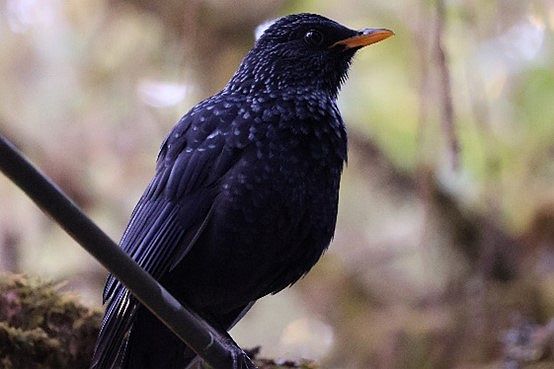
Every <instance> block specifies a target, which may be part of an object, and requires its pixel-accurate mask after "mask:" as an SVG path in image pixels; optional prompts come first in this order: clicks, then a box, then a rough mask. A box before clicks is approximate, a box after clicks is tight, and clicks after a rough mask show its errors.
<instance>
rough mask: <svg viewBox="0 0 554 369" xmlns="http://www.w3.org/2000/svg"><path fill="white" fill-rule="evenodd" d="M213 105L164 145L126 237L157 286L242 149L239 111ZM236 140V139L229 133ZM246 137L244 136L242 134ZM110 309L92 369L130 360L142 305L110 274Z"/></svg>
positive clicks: (189, 241)
mask: <svg viewBox="0 0 554 369" xmlns="http://www.w3.org/2000/svg"><path fill="white" fill-rule="evenodd" d="M222 104H224V103H223V102H222V101H221V100H218V99H217V97H216V98H212V99H210V100H207V101H206V102H204V103H201V104H199V105H198V106H197V107H196V108H194V109H193V110H192V111H191V112H189V113H188V114H187V115H185V116H184V117H183V118H182V119H181V121H180V122H179V123H178V124H177V125H176V126H175V127H174V128H173V130H172V132H171V133H170V135H169V136H168V137H167V138H166V140H165V141H164V143H163V144H162V148H161V151H160V154H159V156H158V162H157V167H156V174H155V176H154V178H153V179H152V181H151V182H150V184H149V186H148V187H147V189H146V191H145V192H144V194H143V196H142V197H141V199H140V201H139V202H138V204H137V205H136V207H135V209H134V211H133V213H132V215H131V220H130V222H129V224H128V226H127V229H126V230H125V232H124V234H123V237H122V239H121V242H120V246H121V247H122V248H123V249H124V250H125V251H126V252H127V254H129V255H130V256H131V257H132V258H133V260H135V261H136V262H137V263H138V264H139V265H140V266H141V267H142V268H143V269H144V270H146V271H147V272H148V273H150V274H151V275H152V276H153V277H154V278H155V279H158V280H159V279H161V278H162V277H163V276H164V275H165V274H166V273H167V272H168V271H170V270H171V269H172V268H173V267H174V266H175V265H176V264H177V263H178V262H179V261H180V260H181V259H182V258H183V257H184V256H185V255H186V254H187V252H188V251H189V250H190V248H191V247H192V245H193V244H194V242H195V240H196V239H197V238H198V236H199V235H200V233H201V232H202V230H203V228H204V227H205V225H206V224H207V222H208V220H209V218H210V214H211V210H212V209H213V208H214V206H215V205H214V204H215V203H216V200H217V195H218V182H219V180H220V179H221V178H222V177H223V176H224V175H225V173H227V172H228V171H229V169H230V168H231V167H232V166H233V164H234V163H235V162H236V161H237V160H238V158H239V156H240V153H241V151H242V149H241V148H240V147H237V146H241V147H242V145H229V144H228V143H229V140H228V136H229V129H232V126H233V121H234V120H235V117H236V114H237V109H236V108H234V105H233V104H229V103H225V106H223V105H222ZM231 135H232V133H231ZM241 136H242V135H241ZM106 301H107V302H108V305H107V307H106V313H105V316H104V320H103V322H102V327H101V331H100V334H99V337H98V341H97V346H96V350H95V354H94V357H93V364H92V368H98V369H100V368H112V367H116V366H117V365H118V363H121V361H122V360H123V359H124V352H125V346H126V342H127V339H128V337H129V332H130V329H131V327H132V324H133V320H134V317H135V314H136V310H137V303H136V301H134V299H133V298H132V297H131V296H130V294H129V292H128V291H127V289H126V288H125V287H124V286H123V285H122V284H121V283H120V282H119V281H118V280H117V279H115V277H114V276H112V275H110V276H109V277H108V281H107V282H106V286H105V288H104V302H106Z"/></svg>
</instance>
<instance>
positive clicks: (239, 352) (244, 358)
mask: <svg viewBox="0 0 554 369" xmlns="http://www.w3.org/2000/svg"><path fill="white" fill-rule="evenodd" d="M218 328H219V329H218V330H219V332H220V333H221V335H222V336H223V339H224V340H225V345H226V346H227V347H228V348H229V351H231V355H232V360H233V367H232V369H258V368H257V367H256V365H255V364H254V362H253V361H252V360H251V359H250V357H248V355H247V354H246V352H244V350H243V349H241V348H240V346H239V345H238V344H237V343H236V342H235V340H234V339H233V337H231V335H230V334H229V332H227V330H225V329H221V327H219V326H218Z"/></svg>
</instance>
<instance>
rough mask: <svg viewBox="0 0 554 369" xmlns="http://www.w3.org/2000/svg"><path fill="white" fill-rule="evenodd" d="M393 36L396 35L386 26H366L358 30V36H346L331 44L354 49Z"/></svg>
mask: <svg viewBox="0 0 554 369" xmlns="http://www.w3.org/2000/svg"><path fill="white" fill-rule="evenodd" d="M391 36H394V32H393V31H391V30H388V29H385V28H380V29H375V28H365V29H363V30H361V31H360V32H358V34H357V35H356V36H352V37H348V38H345V39H344V40H340V41H337V42H335V43H334V44H333V45H331V48H333V47H335V46H343V47H344V48H345V49H352V48H357V47H364V46H367V45H371V44H374V43H376V42H379V41H383V40H384V39H387V38H389V37H391Z"/></svg>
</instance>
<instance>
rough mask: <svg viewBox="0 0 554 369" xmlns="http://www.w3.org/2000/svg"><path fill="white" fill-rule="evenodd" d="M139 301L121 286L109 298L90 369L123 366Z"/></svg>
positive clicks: (118, 368)
mask: <svg viewBox="0 0 554 369" xmlns="http://www.w3.org/2000/svg"><path fill="white" fill-rule="evenodd" d="M137 309H138V303H137V302H136V301H135V299H134V298H132V297H131V296H130V295H129V291H127V290H126V289H124V288H121V289H120V290H119V291H117V292H116V293H115V294H114V296H112V298H111V299H110V300H109V302H108V306H107V309H106V313H105V314H104V319H103V320H102V325H101V327H100V333H99V334H98V339H97V341H96V347H95V349H94V355H93V357H92V364H91V366H90V369H120V368H123V364H124V360H125V356H126V351H127V345H128V341H129V334H130V332H131V328H132V326H133V322H134V321H135V316H136V313H137Z"/></svg>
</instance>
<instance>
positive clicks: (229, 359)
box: [0, 134, 255, 369]
mask: <svg viewBox="0 0 554 369" xmlns="http://www.w3.org/2000/svg"><path fill="white" fill-rule="evenodd" d="M0 170H1V171H2V172H3V173H4V174H5V175H6V176H7V177H8V178H10V179H11V180H12V181H13V182H14V183H15V184H16V185H17V186H18V187H19V188H21V189H22V190H23V191H24V192H25V193H26V194H27V195H28V196H29V197H30V198H31V199H32V200H33V201H34V202H35V203H36V204H37V205H38V206H39V207H40V208H41V209H42V211H44V212H45V213H46V214H48V215H50V216H51V217H52V218H53V219H54V220H55V221H56V222H57V223H58V224H59V225H60V226H61V227H62V228H63V229H64V230H65V231H66V232H67V233H68V234H69V235H70V236H71V237H73V239H74V240H75V241H77V242H78V243H79V244H80V245H81V246H82V247H83V248H84V249H85V250H87V251H88V252H89V253H90V254H91V255H92V256H94V257H95V258H96V259H97V260H98V261H99V262H100V263H101V264H102V265H104V266H105V267H106V268H107V269H108V270H109V271H110V272H111V273H113V274H114V275H115V276H116V277H117V278H118V279H119V280H120V281H121V282H122V283H123V284H124V285H125V286H126V287H127V288H128V289H129V290H130V291H131V292H132V293H133V294H134V295H135V297H136V298H137V299H138V300H139V301H140V302H141V303H142V304H143V305H144V306H146V307H147V308H148V309H149V310H150V311H151V312H152V313H153V314H154V315H156V316H157V317H158V319H160V320H161V321H162V322H163V323H164V324H165V325H167V327H168V328H169V329H171V330H172V331H173V333H175V334H176V335H177V336H178V337H179V338H180V339H181V340H182V341H183V342H185V343H186V344H187V345H188V346H189V347H190V348H191V349H193V350H194V351H195V352H196V353H197V354H198V355H199V356H200V357H201V358H202V359H204V361H205V362H206V363H207V364H208V365H210V366H211V367H213V368H214V369H229V368H233V369H235V368H237V369H238V368H249V369H253V368H255V366H254V364H253V363H252V362H251V361H250V359H249V358H248V356H247V355H246V354H245V353H244V352H243V351H242V350H241V349H240V348H239V347H238V346H236V344H234V343H233V342H230V340H228V339H226V338H224V337H223V336H222V335H221V334H220V333H219V332H218V331H216V330H215V329H214V328H213V327H211V326H210V325H209V324H208V323H207V322H206V321H204V320H203V319H202V318H201V317H199V316H198V315H197V314H196V313H194V312H193V311H192V310H190V309H188V308H186V307H184V306H183V305H181V303H179V301H177V300H176V299H175V298H174V297H173V296H171V294H170V293H169V292H168V291H167V290H166V289H165V288H164V287H162V286H161V285H160V284H159V283H158V282H157V281H156V280H154V278H152V277H151V276H150V275H149V274H148V273H146V272H145V271H143V270H142V269H141V268H140V267H139V266H138V265H137V264H136V263H135V262H134V261H133V260H132V259H131V258H130V257H129V256H128V255H127V254H126V253H125V252H124V251H122V250H121V249H120V248H119V247H118V246H117V245H116V244H115V243H114V242H113V241H112V240H111V239H110V238H109V237H108V236H107V235H106V234H105V233H104V232H103V231H102V230H101V229H100V228H98V226H97V225H96V224H94V223H93V222H92V221H91V220H90V219H89V218H88V217H87V216H86V215H85V214H83V213H82V212H81V210H80V209H79V208H78V207H77V206H76V205H75V204H74V203H73V202H72V201H71V200H70V199H69V198H68V197H67V196H66V195H65V194H64V193H63V192H62V191H61V190H60V189H59V188H58V187H56V185H55V184H53V183H52V182H51V181H50V180H49V179H48V178H47V177H46V176H45V175H43V174H42V173H41V172H40V171H38V170H37V169H36V168H35V167H34V166H33V165H32V164H31V163H30V162H29V161H28V160H27V159H26V158H25V157H24V156H23V155H22V154H21V153H20V152H19V151H18V150H17V149H16V148H15V147H14V146H13V145H12V144H11V143H10V142H9V141H8V140H7V139H5V138H4V136H2V135H1V134H0Z"/></svg>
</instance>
